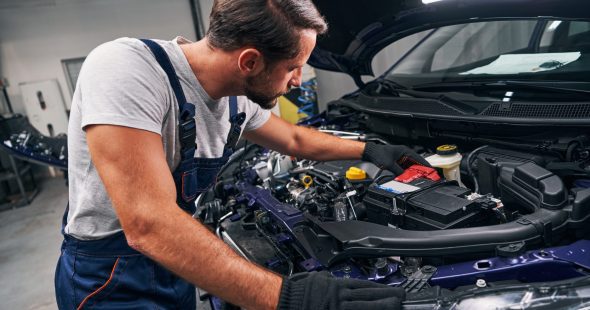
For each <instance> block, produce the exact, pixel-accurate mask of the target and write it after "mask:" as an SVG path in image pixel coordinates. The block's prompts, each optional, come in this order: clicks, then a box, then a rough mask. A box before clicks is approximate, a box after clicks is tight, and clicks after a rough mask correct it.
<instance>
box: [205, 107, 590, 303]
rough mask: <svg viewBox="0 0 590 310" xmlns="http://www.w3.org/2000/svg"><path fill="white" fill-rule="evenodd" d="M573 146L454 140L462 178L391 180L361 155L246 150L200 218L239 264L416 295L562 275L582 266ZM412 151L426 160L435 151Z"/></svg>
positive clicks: (580, 152) (589, 263)
mask: <svg viewBox="0 0 590 310" xmlns="http://www.w3.org/2000/svg"><path fill="white" fill-rule="evenodd" d="M332 120H334V119H333V118H332ZM326 124H328V125H326ZM332 124H333V123H332ZM307 125H315V127H316V128H317V129H318V130H322V131H324V132H326V133H330V134H334V135H337V136H339V137H341V138H344V139H354V140H360V141H374V142H380V143H389V140H388V139H389V138H390V137H387V136H386V135H381V134H376V133H374V132H372V131H370V130H366V128H358V127H357V128H355V129H357V130H345V129H343V128H346V127H348V128H351V127H352V128H354V127H355V126H351V125H350V123H349V124H348V125H347V126H338V125H329V122H326V121H325V120H323V121H322V123H321V124H319V125H318V124H317V123H316V124H307ZM363 129H364V130H363ZM577 141H578V142H576V143H574V144H570V146H569V147H568V148H567V149H566V150H565V151H566V152H565V153H567V154H565V155H564V156H561V155H560V154H558V152H555V151H547V152H527V151H526V149H525V148H522V149H518V148H509V147H506V146H503V145H501V144H486V145H469V144H463V145H461V146H459V148H460V149H461V150H462V152H461V153H462V155H463V156H462V160H461V163H460V180H450V179H445V177H444V172H443V171H442V170H441V169H439V168H429V167H423V166H407V167H404V168H405V172H404V173H403V174H401V175H399V176H396V175H394V174H393V173H391V172H389V171H387V170H383V169H380V168H379V167H377V166H375V165H374V164H372V163H369V162H364V161H360V160H344V161H329V162H316V161H311V160H306V159H298V158H294V157H291V156H289V155H285V154H280V153H278V152H275V151H271V150H268V149H265V148H263V147H261V146H258V145H244V146H243V148H242V149H240V150H239V151H238V152H237V153H236V154H234V156H232V158H231V159H230V162H229V163H228V164H227V165H226V166H225V167H224V168H223V170H222V173H221V175H220V177H219V179H218V182H217V183H216V184H215V186H213V187H212V188H211V189H210V190H209V191H208V192H207V193H205V194H203V195H202V196H201V197H200V198H199V200H198V201H197V204H198V210H199V211H198V216H199V217H200V218H201V220H202V221H203V222H204V223H206V224H208V225H210V226H211V227H212V228H213V229H214V230H215V232H216V233H217V235H218V236H219V237H220V238H221V239H223V240H224V241H225V242H226V243H228V244H229V245H230V246H232V247H233V248H234V249H235V250H236V251H237V252H239V253H240V254H241V255H243V256H244V257H245V258H247V259H249V260H251V261H254V262H256V263H258V264H260V265H263V266H265V267H267V268H270V269H271V270H274V271H275V272H278V273H280V274H283V275H290V274H293V273H297V272H302V271H316V270H328V271H330V272H331V273H332V274H333V275H335V276H339V277H353V278H359V279H366V280H371V281H377V282H380V283H385V284H389V285H401V286H403V287H404V288H405V289H406V290H407V292H408V293H410V294H418V295H420V294H440V292H441V291H440V290H451V291H452V290H458V289H462V288H465V287H467V288H469V287H476V286H477V285H480V286H481V285H492V284H486V283H491V282H498V281H500V282H501V281H516V282H519V283H530V282H535V281H550V280H555V281H557V280H563V279H567V278H571V277H576V276H581V275H586V274H588V271H589V270H590V269H588V268H589V267H590V260H589V258H588V255H586V254H584V251H585V249H586V247H587V246H589V245H590V244H588V241H587V240H583V239H584V238H587V237H588V236H589V235H590V234H589V229H588V227H587V226H588V225H587V223H588V221H589V220H590V188H589V181H588V175H589V173H590V166H589V162H588V161H589V156H588V152H589V150H588V144H587V141H585V140H583V138H582V139H581V140H577ZM445 142H446V141H445ZM412 147H413V148H414V150H416V151H417V152H418V153H419V154H421V155H422V156H424V157H427V156H428V155H431V154H433V153H434V150H435V149H436V144H435V143H432V141H431V142H430V143H428V142H427V143H425V144H424V145H414V146H412ZM566 158H567V159H566ZM566 245H567V246H568V247H567V252H568V253H569V254H565V252H566V250H565V248H564V246H566ZM572 249H574V250H572ZM576 249H577V250H576ZM572 251H573V252H572ZM576 251H578V252H576ZM580 266H584V267H583V268H580ZM547 270H552V272H548V271H547ZM482 281H483V282H482ZM434 287H436V288H437V290H438V291H437V290H435V292H434V293H433V291H432V290H433V288H434ZM409 296H412V295H409ZM410 299H411V298H410Z"/></svg>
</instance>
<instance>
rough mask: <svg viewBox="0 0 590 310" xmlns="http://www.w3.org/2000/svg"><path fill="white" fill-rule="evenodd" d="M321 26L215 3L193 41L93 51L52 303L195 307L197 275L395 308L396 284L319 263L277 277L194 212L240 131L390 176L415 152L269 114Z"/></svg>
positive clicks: (334, 305) (322, 299)
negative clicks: (322, 268) (333, 271)
mask: <svg viewBox="0 0 590 310" xmlns="http://www.w3.org/2000/svg"><path fill="white" fill-rule="evenodd" d="M326 27H327V26H326V24H325V22H324V20H323V19H322V17H321V15H320V14H319V12H318V11H317V10H316V8H315V7H314V6H313V4H312V3H311V1H309V0H306V1H302V0H217V1H215V3H214V6H213V11H212V13H211V25H210V29H209V31H208V33H207V36H206V38H205V39H203V40H201V41H198V42H194V43H193V42H188V41H187V40H186V39H183V38H180V37H179V38H176V39H175V40H173V41H157V42H154V41H150V40H143V41H142V40H138V39H130V38H122V39H118V40H115V41H113V42H109V43H105V44H103V45H101V46H99V47H98V48H96V49H95V50H94V51H92V53H90V55H89V56H88V57H87V59H86V62H85V63H84V66H83V68H82V70H81V73H80V76H79V79H78V85H77V87H76V91H75V94H74V98H73V101H72V109H71V116H70V124H69V132H68V136H69V141H68V143H69V145H68V146H69V177H70V189H69V191H70V192H69V194H70V198H69V210H68V211H67V212H66V214H65V215H64V228H63V230H64V237H65V240H64V243H63V245H62V254H61V256H60V260H59V262H58V266H57V269H56V276H55V287H56V295H57V302H58V305H59V307H60V309H72V308H77V309H82V308H96V309H123V308H133V309H135V308H150V309H152V308H157V309H168V308H178V309H194V307H195V304H196V303H195V289H194V286H193V285H197V286H199V287H201V288H203V289H205V290H207V291H208V292H210V293H212V294H214V295H217V296H219V297H221V298H223V299H224V300H226V301H228V302H231V303H233V304H236V305H239V306H241V307H244V308H247V309H277V308H278V309H397V308H399V304H400V299H402V298H403V295H404V294H403V290H401V289H399V288H391V287H388V286H385V285H380V284H375V283H371V282H368V281H360V280H351V279H348V280H343V279H335V278H333V277H331V276H329V275H328V274H327V273H302V274H297V275H295V276H293V277H290V278H283V277H281V276H279V275H277V274H274V273H272V272H270V271H267V270H265V269H264V268H262V267H260V266H257V265H255V264H252V263H250V262H248V261H247V260H245V259H243V258H241V257H240V256H238V255H237V254H236V253H234V252H233V251H232V250H231V249H230V248H229V247H227V246H226V245H225V244H224V243H223V242H222V241H220V240H219V239H217V238H216V237H215V236H214V235H213V234H212V233H210V232H209V231H208V230H207V228H205V227H204V226H203V225H202V224H201V223H199V222H198V221H196V220H194V219H193V218H192V217H191V212H193V211H194V199H195V197H196V195H197V194H198V193H199V192H202V191H203V190H204V189H206V188H207V186H209V185H210V184H211V182H212V180H213V179H214V177H215V175H216V173H217V171H218V169H219V168H220V166H221V165H223V163H224V162H225V161H227V157H228V156H229V154H231V151H232V150H233V147H234V146H235V140H236V139H237V137H239V136H240V134H242V135H243V137H244V138H246V139H248V140H250V141H253V142H255V143H258V144H261V145H263V146H266V147H269V148H272V149H275V150H278V151H280V152H282V153H286V154H291V155H295V156H298V157H304V158H310V159H315V160H336V159H353V158H356V159H358V158H364V159H365V160H370V161H373V162H375V163H376V164H378V165H380V166H382V167H384V168H387V169H390V170H393V171H395V172H397V173H399V172H400V170H401V169H400V167H399V166H398V163H397V161H398V160H399V159H402V158H413V159H414V160H415V161H418V162H423V160H421V158H420V157H419V156H418V155H416V154H415V153H413V152H412V151H410V150H409V149H407V148H405V147H401V146H383V145H376V144H364V143H362V142H354V141H347V140H341V139H338V138H336V137H332V136H329V135H325V134H322V133H319V132H317V131H314V130H312V129H306V128H303V127H298V126H293V125H291V124H289V123H287V122H285V121H283V120H281V119H279V118H277V117H275V116H273V115H272V114H271V113H269V111H268V109H269V108H271V107H273V105H274V104H275V102H276V98H277V97H279V96H280V95H282V94H284V93H286V92H287V91H288V90H289V88H290V87H296V86H299V84H300V83H301V68H302V66H303V65H304V64H305V62H306V61H307V59H308V57H309V55H310V53H311V51H312V49H313V48H314V46H315V42H316V36H317V35H318V34H322V33H324V32H325V31H326ZM242 95H245V97H243V96H242ZM235 96H240V97H235ZM248 99H249V100H248ZM195 127H196V128H195ZM195 143H196V146H195Z"/></svg>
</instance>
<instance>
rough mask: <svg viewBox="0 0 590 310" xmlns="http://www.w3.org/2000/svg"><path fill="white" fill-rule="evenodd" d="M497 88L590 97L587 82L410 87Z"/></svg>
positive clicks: (420, 87) (425, 88) (422, 87)
mask: <svg viewBox="0 0 590 310" xmlns="http://www.w3.org/2000/svg"><path fill="white" fill-rule="evenodd" d="M490 88H499V89H505V90H523V89H529V90H539V91H545V92H553V93H565V94H570V95H572V94H574V95H582V96H583V97H590V89H589V88H590V83H587V82H564V81H543V82H536V81H515V80H500V81H492V82H490V81H456V82H441V83H427V84H419V85H414V86H412V89H414V90H420V91H428V90H432V91H437V90H443V89H446V90H448V89H490Z"/></svg>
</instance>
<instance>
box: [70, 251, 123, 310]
mask: <svg viewBox="0 0 590 310" xmlns="http://www.w3.org/2000/svg"><path fill="white" fill-rule="evenodd" d="M118 263H119V258H118V257H117V260H116V261H115V265H113V270H111V275H110V276H109V279H108V280H107V282H105V283H104V284H103V285H102V286H101V287H99V288H98V289H96V291H94V292H92V293H90V295H88V296H86V298H84V300H82V302H81V303H80V305H79V306H78V308H77V309H76V310H81V309H82V308H83V307H84V304H86V302H87V301H88V300H89V299H90V298H92V296H94V295H96V294H98V293H100V291H102V290H104V288H105V287H107V285H109V283H111V280H113V275H114V274H115V268H117V264H118Z"/></svg>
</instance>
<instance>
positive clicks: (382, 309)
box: [277, 272, 405, 310]
mask: <svg viewBox="0 0 590 310" xmlns="http://www.w3.org/2000/svg"><path fill="white" fill-rule="evenodd" d="M404 298H405V291H404V290H403V289H402V288H399V287H389V286H387V285H383V284H379V283H373V282H369V281H364V280H357V279H336V278H334V277H332V276H331V275H330V274H329V273H328V272H311V273H299V274H296V275H294V276H292V277H290V278H287V279H284V280H283V286H282V288H281V297H280V300H279V306H278V308H277V310H316V309H321V310H337V309H338V310H341V309H342V310H353V309H363V310H372V309H375V310H398V309H400V308H401V301H402V300H403V299H404Z"/></svg>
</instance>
